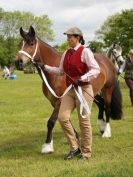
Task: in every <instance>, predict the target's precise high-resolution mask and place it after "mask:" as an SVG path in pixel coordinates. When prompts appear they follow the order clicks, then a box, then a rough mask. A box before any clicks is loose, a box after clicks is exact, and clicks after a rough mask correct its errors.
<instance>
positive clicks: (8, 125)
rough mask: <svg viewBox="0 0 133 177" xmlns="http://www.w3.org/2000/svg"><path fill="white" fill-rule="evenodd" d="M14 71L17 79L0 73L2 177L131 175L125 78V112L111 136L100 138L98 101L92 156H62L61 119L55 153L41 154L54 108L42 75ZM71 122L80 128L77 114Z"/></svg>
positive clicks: (132, 128)
mask: <svg viewBox="0 0 133 177" xmlns="http://www.w3.org/2000/svg"><path fill="white" fill-rule="evenodd" d="M0 74H1V73H0ZM16 74H17V80H4V79H3V78H2V77H0V177H71V176H72V177H133V107H131V104H130V100H129V96H128V89H127V87H126V85H125V83H124V82H123V80H122V79H121V89H122V94H123V112H124V115H123V119H122V120H120V121H113V120H112V121H111V127H112V138H110V139H102V138H101V136H100V133H99V131H98V127H97V107H96V106H95V105H94V106H93V111H92V116H91V120H92V127H93V156H92V158H91V159H90V160H89V161H79V160H77V159H73V160H71V161H64V159H63V158H64V155H65V154H66V153H67V152H68V150H69V146H68V144H67V142H66V138H65V137H64V134H63V132H62V130H61V128H60V125H59V123H58V122H57V124H56V126H55V128H54V135H53V137H54V148H55V152H54V153H53V154H49V155H42V154H41V153H40V151H41V146H42V144H43V143H44V140H45V137H46V131H47V128H46V127H47V120H48V117H49V116H50V113H51V112H52V107H51V105H50V103H49V102H48V101H47V100H46V98H45V97H44V96H43V94H42V91H41V80H40V78H39V76H38V74H23V72H19V71H16ZM72 122H73V124H74V126H75V128H76V129H77V130H78V131H79V128H78V122H77V117H76V113H74V114H73V115H72Z"/></svg>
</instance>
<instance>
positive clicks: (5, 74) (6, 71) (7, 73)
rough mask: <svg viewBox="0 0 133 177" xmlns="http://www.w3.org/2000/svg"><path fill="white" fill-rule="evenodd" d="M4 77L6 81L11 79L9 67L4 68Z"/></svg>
mask: <svg viewBox="0 0 133 177" xmlns="http://www.w3.org/2000/svg"><path fill="white" fill-rule="evenodd" d="M2 76H3V77H4V79H9V77H10V71H9V69H8V67H7V66H4V69H3V75H2Z"/></svg>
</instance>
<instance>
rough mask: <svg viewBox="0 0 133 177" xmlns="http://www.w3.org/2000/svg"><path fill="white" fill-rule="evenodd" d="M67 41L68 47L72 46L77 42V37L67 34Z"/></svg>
mask: <svg viewBox="0 0 133 177" xmlns="http://www.w3.org/2000/svg"><path fill="white" fill-rule="evenodd" d="M67 41H68V44H69V46H70V47H72V48H74V47H75V46H76V45H77V44H78V43H79V39H78V37H75V36H74V35H70V34H68V35H67Z"/></svg>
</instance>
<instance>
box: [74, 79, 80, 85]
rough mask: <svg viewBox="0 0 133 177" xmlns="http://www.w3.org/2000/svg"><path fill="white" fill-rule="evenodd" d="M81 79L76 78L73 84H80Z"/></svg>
mask: <svg viewBox="0 0 133 177" xmlns="http://www.w3.org/2000/svg"><path fill="white" fill-rule="evenodd" d="M80 82H81V81H80V80H79V79H76V80H74V81H73V84H74V85H75V86H78V85H79V84H80Z"/></svg>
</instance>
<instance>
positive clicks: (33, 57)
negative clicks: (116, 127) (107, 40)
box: [16, 26, 122, 153]
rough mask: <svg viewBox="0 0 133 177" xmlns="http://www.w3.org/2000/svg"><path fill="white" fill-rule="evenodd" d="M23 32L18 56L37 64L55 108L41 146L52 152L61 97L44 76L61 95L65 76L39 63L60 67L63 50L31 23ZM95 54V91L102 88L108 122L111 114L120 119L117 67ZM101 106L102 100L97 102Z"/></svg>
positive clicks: (93, 82)
mask: <svg viewBox="0 0 133 177" xmlns="http://www.w3.org/2000/svg"><path fill="white" fill-rule="evenodd" d="M20 35H21V37H22V39H23V44H22V46H21V50H20V51H19V52H18V54H17V59H16V60H17V61H19V60H21V61H23V64H27V63H31V62H32V63H34V64H35V66H36V68H37V70H38V73H39V75H40V77H41V78H42V80H43V81H42V90H43V93H44V95H45V97H46V98H47V99H48V100H49V101H50V103H51V105H52V106H53V108H54V110H53V112H52V115H51V116H50V118H49V120H48V122H47V128H48V132H47V137H46V141H45V143H44V144H43V146H42V153H51V152H53V151H54V148H53V137H52V130H53V128H54V125H55V122H56V120H57V117H58V111H59V107H60V101H61V100H60V99H59V98H56V97H55V96H54V95H53V94H52V93H51V91H50V90H49V89H48V87H47V85H46V82H45V81H44V77H45V78H46V81H47V83H48V84H49V86H50V88H51V89H53V91H54V92H55V94H57V95H58V96H61V95H62V94H63V93H64V91H65V89H66V83H65V77H66V76H65V75H63V76H57V75H55V74H51V73H48V72H46V71H45V70H44V67H40V64H39V63H43V64H47V65H50V66H55V67H58V66H59V63H60V59H61V54H60V53H59V52H57V50H56V49H55V48H53V47H51V46H50V45H48V44H47V43H45V42H43V41H42V40H41V39H39V38H38V37H37V36H36V33H35V30H34V28H33V27H32V26H30V28H29V31H28V32H25V31H24V30H23V29H22V27H21V28H20ZM94 56H95V59H96V61H97V62H98V64H99V66H100V74H99V76H98V77H97V78H96V79H94V80H93V81H92V86H93V91H94V95H97V94H98V93H99V92H100V91H101V92H102V98H103V99H102V101H103V100H104V104H105V113H106V122H107V123H109V120H110V117H112V118H113V119H121V116H122V111H121V107H119V103H120V101H121V99H119V98H117V97H118V95H119V94H118V92H119V88H117V84H116V75H117V74H116V69H115V67H114V65H113V64H112V62H111V61H109V60H108V59H107V58H106V56H104V55H102V54H97V53H96V54H94ZM99 98H100V97H99V96H97V97H96V99H99ZM99 101H100V99H99ZM112 103H113V104H112ZM98 106H99V110H100V102H98ZM120 106H121V104H120Z"/></svg>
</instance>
